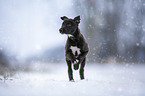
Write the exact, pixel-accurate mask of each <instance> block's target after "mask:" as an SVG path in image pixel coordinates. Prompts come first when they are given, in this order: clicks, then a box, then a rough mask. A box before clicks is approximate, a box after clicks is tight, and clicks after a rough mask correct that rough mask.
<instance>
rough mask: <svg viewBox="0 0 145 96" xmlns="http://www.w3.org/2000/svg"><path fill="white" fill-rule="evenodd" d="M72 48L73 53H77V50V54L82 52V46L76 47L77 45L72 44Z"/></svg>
mask: <svg viewBox="0 0 145 96" xmlns="http://www.w3.org/2000/svg"><path fill="white" fill-rule="evenodd" d="M70 49H71V50H72V53H73V54H74V55H75V53H76V52H77V54H78V55H79V54H80V53H81V52H80V48H78V47H76V46H71V47H70Z"/></svg>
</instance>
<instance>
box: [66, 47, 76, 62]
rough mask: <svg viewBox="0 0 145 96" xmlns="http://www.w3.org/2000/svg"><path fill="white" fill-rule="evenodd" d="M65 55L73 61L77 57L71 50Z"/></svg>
mask: <svg viewBox="0 0 145 96" xmlns="http://www.w3.org/2000/svg"><path fill="white" fill-rule="evenodd" d="M65 56H66V59H67V60H69V61H71V62H73V63H74V61H75V60H76V57H75V56H74V55H73V53H72V51H71V50H67V51H66V54H65Z"/></svg>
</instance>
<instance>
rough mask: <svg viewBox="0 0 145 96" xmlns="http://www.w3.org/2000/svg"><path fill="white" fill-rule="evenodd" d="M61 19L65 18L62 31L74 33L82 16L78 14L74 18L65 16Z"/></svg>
mask: <svg viewBox="0 0 145 96" xmlns="http://www.w3.org/2000/svg"><path fill="white" fill-rule="evenodd" d="M61 19H62V20H63V23H62V26H61V28H60V29H59V31H60V33H61V34H70V35H74V33H75V31H76V30H77V28H78V25H79V23H80V16H77V17H75V18H74V19H69V18H68V17H66V16H63V17H61Z"/></svg>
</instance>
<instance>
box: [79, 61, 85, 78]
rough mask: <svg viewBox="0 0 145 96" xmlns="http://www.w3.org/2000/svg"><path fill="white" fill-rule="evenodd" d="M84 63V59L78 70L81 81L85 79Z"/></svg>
mask: <svg viewBox="0 0 145 96" xmlns="http://www.w3.org/2000/svg"><path fill="white" fill-rule="evenodd" d="M85 63H86V58H84V60H83V62H82V63H81V68H80V71H79V72H80V78H81V80H83V79H85V77H84V67H85Z"/></svg>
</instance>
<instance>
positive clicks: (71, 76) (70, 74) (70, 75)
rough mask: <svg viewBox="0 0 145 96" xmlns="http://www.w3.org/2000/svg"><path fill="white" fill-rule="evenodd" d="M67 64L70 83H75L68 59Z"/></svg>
mask: <svg viewBox="0 0 145 96" xmlns="http://www.w3.org/2000/svg"><path fill="white" fill-rule="evenodd" d="M66 62H67V66H68V76H69V81H74V79H73V70H72V67H71V61H69V60H67V59H66Z"/></svg>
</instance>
